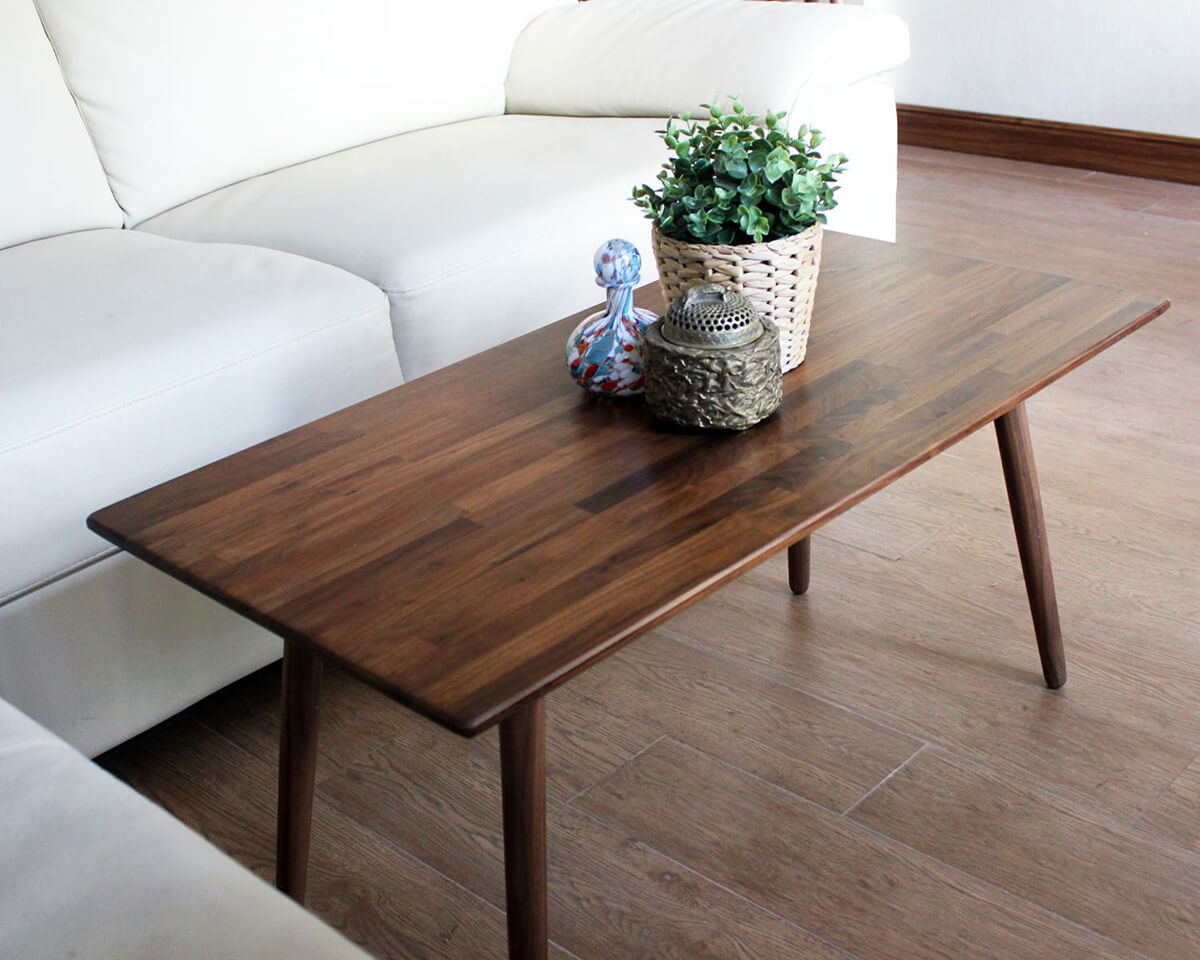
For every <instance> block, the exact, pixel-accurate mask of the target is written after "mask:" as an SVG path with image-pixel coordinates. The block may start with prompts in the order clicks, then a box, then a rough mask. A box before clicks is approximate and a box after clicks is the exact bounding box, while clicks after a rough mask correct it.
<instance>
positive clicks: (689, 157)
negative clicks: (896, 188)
mask: <svg viewBox="0 0 1200 960" xmlns="http://www.w3.org/2000/svg"><path fill="white" fill-rule="evenodd" d="M702 106H704V107H705V109H707V110H708V112H709V117H708V120H707V121H695V120H692V119H691V118H690V117H689V116H688V115H687V114H685V115H684V116H683V117H680V118H675V117H672V118H671V119H669V120H668V121H667V126H666V129H665V130H660V131H658V133H659V134H660V135H661V136H662V139H663V142H664V143H665V144H666V145H667V148H668V149H669V150H670V151H671V153H672V154H673V156H672V157H671V159H669V160H668V161H666V162H665V163H664V164H663V168H662V171H661V172H660V173H659V175H658V180H659V186H658V187H657V188H656V187H651V186H649V185H648V184H643V185H641V186H639V187H635V188H634V190H633V200H634V202H635V203H636V204H637V205H638V206H639V207H641V208H642V209H643V210H645V212H646V216H647V217H648V218H649V219H650V220H652V221H653V222H654V230H653V244H654V256H655V259H656V260H657V261H658V272H659V283H660V285H661V286H662V292H663V296H664V297H665V298H666V300H667V302H668V303H670V302H671V301H673V300H675V299H676V298H677V297H679V296H680V295H681V294H682V293H683V292H684V291H685V290H687V288H688V287H690V286H692V285H693V284H697V283H725V284H729V285H730V286H732V287H733V289H734V290H736V291H737V292H738V293H741V294H743V295H745V296H746V297H749V298H750V300H751V301H752V302H753V303H754V305H755V307H756V308H757V309H758V311H759V313H760V314H762V316H763V317H765V318H766V319H768V320H770V321H772V322H773V323H774V324H775V325H776V326H777V327H778V328H779V341H780V354H781V359H782V363H783V369H784V371H785V372H786V371H788V370H791V369H792V368H794V367H797V366H799V365H800V363H801V361H803V359H804V353H805V349H806V348H807V344H808V327H809V321H810V320H811V318H812V303H813V295H814V293H815V292H816V287H817V271H818V270H819V269H820V265H821V225H822V224H823V223H824V222H825V212H826V211H828V210H832V209H833V208H834V207H835V206H837V200H836V199H835V198H834V191H835V190H837V189H838V188H837V186H836V184H835V183H834V181H835V180H836V178H837V175H838V174H840V173H841V172H842V170H843V169H844V168H845V164H846V157H845V156H844V155H842V154H835V155H833V156H832V157H830V158H829V159H828V160H823V159H822V157H821V154H820V153H819V152H818V151H817V147H818V146H819V145H820V144H821V141H822V137H821V133H820V131H818V130H811V129H809V128H808V127H807V126H801V127H800V128H799V130H797V131H796V133H795V134H794V135H793V134H792V133H790V132H789V131H788V128H787V124H786V123H785V119H784V118H785V116H786V114H785V113H784V112H783V111H780V112H778V113H775V112H772V111H768V112H767V114H766V116H765V117H763V118H762V122H761V123H760V122H759V117H758V116H757V115H756V114H751V113H747V112H746V109H745V107H744V106H743V105H742V103H741V102H740V100H739V99H738V98H737V97H733V98H731V103H730V105H729V107H728V109H727V110H726V111H724V112H722V110H721V109H720V108H719V107H718V106H716V105H715V104H713V105H710V104H702Z"/></svg>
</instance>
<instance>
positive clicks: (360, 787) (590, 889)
mask: <svg viewBox="0 0 1200 960" xmlns="http://www.w3.org/2000/svg"><path fill="white" fill-rule="evenodd" d="M499 788H500V771H499V769H498V766H497V765H496V763H495V761H494V759H490V758H478V759H476V760H474V761H473V762H470V763H447V762H445V761H444V760H443V758H441V757H439V756H437V755H436V754H434V753H431V752H429V751H426V750H420V749H413V748H412V747H411V746H410V745H406V744H402V743H399V742H397V743H393V744H386V745H381V746H377V747H376V748H375V749H374V750H373V751H372V752H371V753H369V754H366V755H364V756H363V757H362V758H361V759H359V760H358V761H356V762H355V763H354V764H353V765H351V766H349V767H347V768H346V769H345V770H344V771H341V772H339V773H337V774H333V775H331V776H330V777H328V778H326V779H325V780H324V781H323V782H322V783H321V784H319V785H318V793H319V794H320V795H321V796H322V797H324V798H325V799H326V800H327V801H328V802H329V803H331V804H332V805H333V806H335V807H336V808H337V809H339V810H341V811H343V812H344V814H345V815H347V816H350V817H352V818H354V819H362V820H365V821H367V822H370V823H371V824H372V825H373V826H374V828H375V829H377V830H378V831H379V832H380V834H382V835H383V836H384V837H386V838H387V839H388V841H389V842H391V843H394V844H396V845H397V846H398V847H401V848H403V849H405V850H407V851H410V852H411V853H413V854H414V855H415V856H417V857H418V858H419V859H420V860H422V861H423V862H426V863H429V864H430V865H431V866H433V867H434V868H435V869H437V870H439V871H440V872H443V873H445V874H446V875H447V876H449V877H451V878H452V879H454V880H455V881H456V882H458V883H461V884H463V885H464V886H465V887H467V888H468V889H470V890H472V891H474V892H476V893H478V894H480V895H481V896H483V897H485V898H486V899H487V900H489V901H490V902H491V903H493V904H496V905H497V906H500V905H502V904H503V903H504V896H505V890H504V870H503V864H502V862H501V851H502V849H503V848H502V841H501V832H502V830H501V823H500V805H499V804H498V803H497V802H496V796H497V794H498V792H499ZM548 832H549V844H548V846H549V851H548V855H549V880H550V884H549V888H550V894H549V895H550V935H551V939H552V940H553V942H555V943H557V944H560V945H561V946H564V947H566V948H567V949H568V950H570V951H571V953H572V954H575V955H577V956H579V957H582V958H586V960H606V958H611V957H636V958H644V960H730V958H737V960H758V958H761V957H780V958H784V957H786V958H788V960H817V958H819V960H846V955H845V954H844V953H842V952H841V951H840V950H838V949H836V948H834V947H831V946H829V945H828V944H826V943H823V942H822V941H821V940H820V939H819V938H818V937H816V936H814V935H813V934H812V933H810V932H809V931H807V930H805V929H803V928H802V927H799V926H796V925H795V924H793V923H791V922H788V921H786V920H783V919H781V918H780V917H778V916H776V915H773V914H772V913H770V912H768V911H766V910H763V909H761V908H760V907H758V906H755V905H753V904H751V903H748V902H747V901H745V900H744V899H742V898H740V897H737V896H735V895H733V894H731V893H729V892H728V891H726V890H723V889H721V887H719V886H717V885H716V884H714V883H712V882H710V881H709V880H707V879H705V878H703V877H702V876H700V875H698V874H696V873H694V872H693V871H691V870H689V869H685V868H682V867H680V865H679V864H678V863H676V862H674V861H672V860H669V859H668V858H666V857H664V856H662V855H661V854H659V853H657V852H655V851H653V850H650V849H648V848H646V847H644V846H642V845H640V844H637V843H633V842H632V841H630V840H629V839H627V838H626V837H625V836H624V835H623V834H621V833H618V832H616V831H613V830H611V829H609V828H608V827H605V826H603V825H602V824H598V823H596V821H594V820H593V819H591V818H590V817H587V816H585V815H584V814H582V813H580V812H579V811H577V810H573V809H571V808H569V807H566V806H564V805H562V804H560V803H551V804H550V805H549V810H548Z"/></svg>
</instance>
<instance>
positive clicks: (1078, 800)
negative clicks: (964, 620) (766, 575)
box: [597, 626, 1187, 850]
mask: <svg viewBox="0 0 1200 960" xmlns="http://www.w3.org/2000/svg"><path fill="white" fill-rule="evenodd" d="M655 629H656V630H658V631H659V632H661V633H662V634H663V635H664V636H666V637H667V638H668V639H670V640H672V641H673V642H676V643H680V644H682V645H683V646H686V647H689V648H691V649H693V650H696V651H697V652H699V653H705V654H708V655H710V656H713V657H715V658H717V659H719V660H721V661H722V662H723V663H727V664H730V665H731V666H734V667H737V668H738V669H741V670H745V671H746V672H748V673H751V674H753V675H754V676H758V677H762V678H763V679H766V680H770V681H772V682H774V683H778V684H780V685H782V686H784V687H787V688H788V689H789V690H794V691H796V692H797V693H803V694H805V695H807V696H811V697H813V699H815V700H819V701H821V702H822V703H827V704H829V705H831V706H834V707H837V708H838V709H841V710H844V711H846V712H847V713H849V714H851V715H853V716H855V717H858V718H860V719H862V720H865V721H867V722H868V723H872V724H874V725H876V726H878V727H881V728H883V729H885V730H888V731H890V732H892V733H895V734H897V735H899V736H903V737H905V738H907V739H909V740H912V741H914V742H916V743H919V744H921V746H922V747H925V748H930V749H933V750H938V751H944V752H946V753H950V754H956V755H961V756H963V757H966V758H967V759H969V760H971V761H972V762H973V763H975V764H976V766H978V767H980V768H982V769H984V770H986V771H988V772H989V773H991V774H993V775H994V776H996V777H997V778H1002V777H1003V776H1004V775H1005V768H1004V767H1003V766H994V765H993V764H992V763H991V762H989V761H990V760H992V759H993V758H991V757H990V756H989V755H987V754H984V753H981V752H979V751H978V750H975V749H972V748H970V747H967V746H966V745H964V744H957V743H953V742H946V741H944V740H938V739H930V738H929V737H927V736H925V735H924V734H915V733H911V732H909V731H907V730H904V729H903V728H901V727H897V726H895V725H894V724H893V723H891V722H890V719H889V720H880V719H877V718H875V717H873V716H870V715H868V714H864V713H861V712H859V711H857V710H855V709H853V708H851V707H847V706H845V705H843V704H840V703H838V702H837V701H835V700H830V699H829V698H827V697H824V696H822V695H821V694H818V693H814V692H812V691H811V690H807V689H805V688H804V687H800V686H797V685H795V684H792V683H789V682H787V681H786V680H782V679H778V678H776V677H772V676H771V675H769V674H766V673H763V672H762V671H760V670H757V669H753V668H750V667H747V666H745V665H743V664H740V663H737V662H735V661H731V660H727V659H725V658H724V657H722V656H721V655H720V654H719V653H716V652H714V651H712V650H709V649H707V648H705V647H700V646H697V645H696V644H694V643H692V642H690V641H688V640H684V639H681V638H679V637H676V636H674V635H672V634H671V633H670V632H669V630H668V628H666V627H664V626H659V627H656V628H655ZM1012 682H1015V681H1012ZM665 736H667V734H664V737H665ZM1164 742H1167V743H1169V742H1170V741H1164ZM688 746H691V745H690V744H688ZM693 749H698V748H695V747H693ZM701 752H704V751H701ZM917 752H918V753H919V752H920V751H919V750H918V751H917ZM914 755H915V754H914ZM714 759H717V760H720V758H719V757H716V758H714ZM910 759H911V758H910ZM720 762H722V763H727V761H724V760H720ZM727 765H728V766H731V767H733V768H734V769H735V770H740V769H741V768H739V767H737V766H736V765H734V764H727ZM1186 769H1187V766H1186V765H1185V766H1184V767H1183V768H1181V769H1180V771H1179V772H1180V773H1182V772H1183V770H1186ZM1009 770H1010V771H1011V772H1013V773H1015V774H1016V775H1017V776H1019V777H1021V778H1024V779H1026V780H1027V781H1029V782H1030V783H1032V784H1034V789H1037V790H1041V791H1043V792H1044V793H1045V794H1046V795H1048V796H1052V797H1055V798H1057V799H1059V800H1060V801H1062V802H1063V803H1066V804H1070V805H1074V806H1077V807H1078V806H1083V807H1085V808H1087V809H1096V810H1097V811H1099V812H1100V815H1102V816H1106V817H1107V818H1108V819H1109V821H1110V822H1113V823H1116V824H1119V825H1121V826H1128V822H1127V821H1125V820H1123V819H1122V818H1121V815H1120V814H1117V813H1114V812H1105V811H1103V810H1102V809H1101V808H1091V807H1089V806H1088V804H1087V803H1086V802H1085V801H1084V799H1083V797H1082V795H1081V794H1073V793H1070V792H1061V791H1059V790H1056V789H1054V788H1053V787H1052V786H1051V785H1049V784H1047V783H1045V781H1043V780H1042V779H1040V778H1037V779H1034V778H1035V776H1036V775H1035V774H1034V773H1032V772H1031V771H1029V770H1026V769H1024V768H1022V767H1019V766H1016V765H1014V766H1011V767H1010V768H1009ZM615 772H616V771H614V773H615ZM741 772H742V773H745V774H747V776H751V777H755V779H760V780H763V782H764V783H770V784H771V785H772V786H774V787H776V788H777V789H780V790H783V791H784V792H786V793H792V791H789V790H787V788H786V787H781V786H779V785H778V784H774V783H772V782H771V781H769V780H765V779H763V778H761V777H757V776H756V775H755V774H753V773H750V772H749V771H746V770H742V771H741ZM606 779H607V778H606ZM1176 779H1178V774H1177V775H1176V776H1175V777H1174V778H1172V781H1171V782H1174V780H1176ZM597 785H598V784H597ZM794 795H795V796H801V795H800V794H794ZM801 798H802V799H804V800H805V801H806V802H809V803H814V804H816V805H817V806H818V807H821V809H823V810H829V809H830V808H828V807H824V806H822V805H821V804H819V803H817V802H816V801H815V800H810V799H809V798H807V797H801ZM1125 806H1136V805H1135V804H1134V805H1128V804H1127V805H1125ZM832 812H833V813H835V814H836V813H838V811H836V810H834V811H832ZM1175 846H1179V845H1178V844H1175ZM1181 849H1184V850H1186V849H1187V848H1186V847H1182V848H1181Z"/></svg>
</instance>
